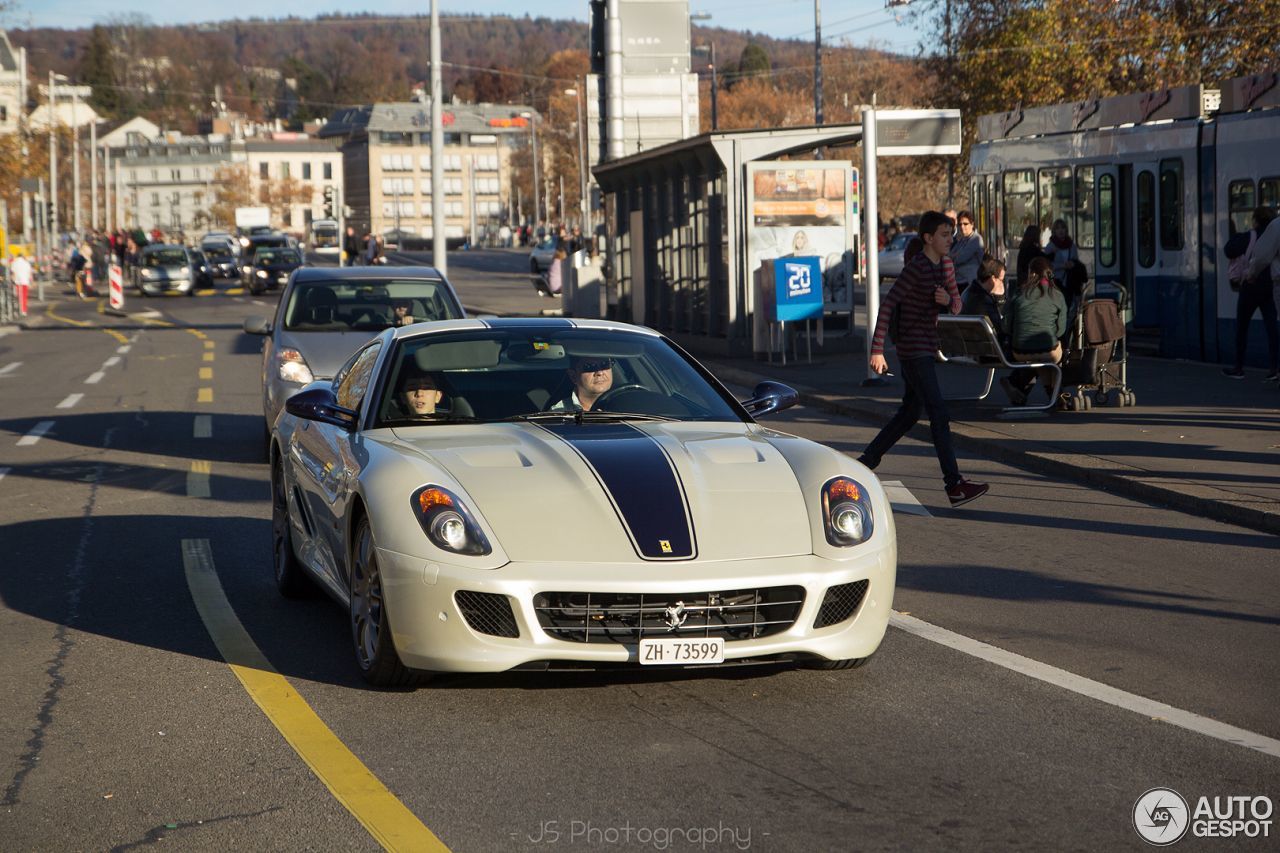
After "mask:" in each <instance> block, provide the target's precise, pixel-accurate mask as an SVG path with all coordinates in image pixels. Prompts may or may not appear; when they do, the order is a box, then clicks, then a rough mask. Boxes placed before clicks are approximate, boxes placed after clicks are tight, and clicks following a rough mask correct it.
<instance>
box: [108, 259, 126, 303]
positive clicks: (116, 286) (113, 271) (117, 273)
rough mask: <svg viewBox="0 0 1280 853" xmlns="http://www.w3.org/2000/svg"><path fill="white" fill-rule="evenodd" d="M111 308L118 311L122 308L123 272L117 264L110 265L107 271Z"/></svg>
mask: <svg viewBox="0 0 1280 853" xmlns="http://www.w3.org/2000/svg"><path fill="white" fill-rule="evenodd" d="M107 282H108V289H109V296H110V301H111V307H112V308H114V309H116V310H117V311H119V310H120V309H121V308H123V307H124V271H123V270H121V269H120V265H119V264H112V265H111V268H110V269H109V270H108V271H107Z"/></svg>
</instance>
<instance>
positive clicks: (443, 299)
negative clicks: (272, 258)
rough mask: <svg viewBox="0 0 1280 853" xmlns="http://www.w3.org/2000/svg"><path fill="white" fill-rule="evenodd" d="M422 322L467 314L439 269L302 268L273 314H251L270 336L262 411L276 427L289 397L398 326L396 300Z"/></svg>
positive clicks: (249, 323) (248, 325)
mask: <svg viewBox="0 0 1280 853" xmlns="http://www.w3.org/2000/svg"><path fill="white" fill-rule="evenodd" d="M396 302H403V303H406V304H407V308H408V311H407V313H406V315H405V316H406V317H407V318H409V320H410V322H414V323H418V322H423V321H430V320H453V319H459V318H462V317H465V316H466V312H465V311H463V308H462V303H461V302H460V301H459V300H458V295H457V294H456V293H455V292H454V290H453V286H452V285H450V284H449V282H448V281H447V280H446V279H445V277H444V276H442V275H441V274H440V273H439V271H437V270H436V269H434V268H433V267H302V268H301V269H299V270H298V271H297V272H295V273H294V274H293V278H292V279H290V281H289V284H288V286H287V287H286V288H285V290H284V292H283V293H281V294H280V301H279V303H278V304H277V306H276V310H275V315H274V316H273V317H272V318H271V319H267V318H265V317H250V318H248V319H246V320H245V321H244V330H245V331H246V332H248V333H249V334H251V335H264V336H266V342H265V343H264V344H263V348H262V413H263V416H264V417H265V418H266V426H267V430H268V431H269V430H270V428H271V425H272V424H273V423H275V420H276V415H278V414H279V413H280V409H281V408H283V407H284V401H285V400H286V399H287V398H288V397H290V396H291V395H292V394H294V393H296V392H297V391H298V390H299V389H300V388H302V386H304V385H306V384H307V383H309V382H311V381H313V380H315V379H326V378H330V377H332V376H333V374H334V372H335V371H337V369H338V368H339V367H341V366H342V363H343V361H345V360H346V358H347V356H349V355H351V353H352V352H354V351H355V350H356V349H357V348H358V347H360V346H361V345H362V344H364V343H365V342H366V341H368V340H369V339H370V338H372V337H374V336H375V335H377V334H378V333H379V332H381V331H382V330H383V329H386V328H388V327H390V326H395V325H397V322H403V321H397V318H396V312H395V303H396Z"/></svg>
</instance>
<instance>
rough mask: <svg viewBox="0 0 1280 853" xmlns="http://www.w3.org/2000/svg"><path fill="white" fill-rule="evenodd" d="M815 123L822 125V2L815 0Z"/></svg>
mask: <svg viewBox="0 0 1280 853" xmlns="http://www.w3.org/2000/svg"><path fill="white" fill-rule="evenodd" d="M813 123H814V124H822V0H813Z"/></svg>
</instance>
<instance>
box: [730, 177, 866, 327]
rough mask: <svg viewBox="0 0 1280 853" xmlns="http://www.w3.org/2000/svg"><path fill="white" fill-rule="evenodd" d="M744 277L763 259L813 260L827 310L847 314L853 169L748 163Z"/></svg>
mask: <svg viewBox="0 0 1280 853" xmlns="http://www.w3.org/2000/svg"><path fill="white" fill-rule="evenodd" d="M747 175H748V193H749V195H748V205H749V209H750V220H749V224H748V227H747V253H748V264H749V268H748V271H747V272H748V276H749V277H753V276H755V274H756V271H757V270H758V269H759V268H760V264H761V261H763V260H765V259H768V258H778V259H783V258H793V257H805V256H810V255H813V256H817V257H818V258H819V262H820V264H821V268H822V303H823V310H824V311H826V312H834V311H852V310H853V286H852V273H853V268H854V260H853V255H852V248H853V234H854V230H855V227H856V223H855V222H854V216H853V210H852V192H851V182H852V180H853V175H852V168H851V166H850V164H849V163H842V162H838V161H831V160H827V161H803V162H798V161H785V162H784V161H775V162H760V163H750V164H748V165H747Z"/></svg>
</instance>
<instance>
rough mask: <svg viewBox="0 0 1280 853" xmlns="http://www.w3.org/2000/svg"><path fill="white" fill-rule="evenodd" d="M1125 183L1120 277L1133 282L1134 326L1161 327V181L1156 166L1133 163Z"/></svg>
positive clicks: (1153, 164)
mask: <svg viewBox="0 0 1280 853" xmlns="http://www.w3.org/2000/svg"><path fill="white" fill-rule="evenodd" d="M1126 171H1129V172H1130V175H1129V177H1128V180H1127V181H1126V182H1125V184H1126V188H1127V190H1128V199H1127V202H1128V203H1127V204H1125V203H1122V205H1121V209H1122V210H1123V211H1124V213H1125V214H1126V216H1125V228H1124V232H1123V235H1124V236H1123V239H1122V248H1123V251H1122V252H1121V262H1122V272H1121V275H1122V277H1123V278H1124V279H1125V280H1126V281H1129V282H1132V288H1133V324H1134V325H1135V326H1158V325H1160V306H1159V302H1158V300H1159V290H1158V278H1159V274H1160V260H1159V252H1158V251H1157V243H1156V239H1157V233H1156V228H1157V224H1158V222H1159V210H1160V197H1159V195H1160V181H1159V171H1158V170H1157V167H1156V164H1155V163H1134V164H1133V165H1132V166H1131V167H1128V169H1127V170H1126Z"/></svg>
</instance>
